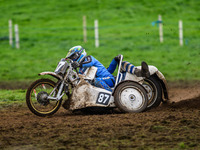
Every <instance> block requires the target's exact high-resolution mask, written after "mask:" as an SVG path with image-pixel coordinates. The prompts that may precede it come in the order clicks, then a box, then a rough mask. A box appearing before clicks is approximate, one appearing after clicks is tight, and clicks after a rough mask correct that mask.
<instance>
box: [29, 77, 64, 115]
mask: <svg viewBox="0 0 200 150" xmlns="http://www.w3.org/2000/svg"><path fill="white" fill-rule="evenodd" d="M55 85H56V83H55V82H53V81H52V80H49V79H39V80H36V81H35V82H33V83H32V84H31V85H30V87H29V88H28V90H27V92H26V104H27V106H28V108H29V109H30V111H31V112H32V113H34V114H35V115H37V116H42V117H44V116H48V115H52V114H54V113H56V112H57V111H58V109H59V108H60V106H61V103H62V100H59V101H55V100H54V101H53V100H49V99H48V98H47V97H48V96H49V95H50V93H51V92H52V91H53V89H54V87H55ZM56 94H57V90H55V91H54V92H53V93H51V96H56Z"/></svg>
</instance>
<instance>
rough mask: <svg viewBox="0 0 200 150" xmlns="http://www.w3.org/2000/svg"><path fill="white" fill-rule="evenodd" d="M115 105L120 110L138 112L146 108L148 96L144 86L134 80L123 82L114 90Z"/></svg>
mask: <svg viewBox="0 0 200 150" xmlns="http://www.w3.org/2000/svg"><path fill="white" fill-rule="evenodd" d="M114 99H115V104H116V106H117V107H118V108H119V109H120V110H121V111H122V112H130V113H138V112H142V111H144V110H145V109H146V107H147V103H148V98H147V94H146V91H145V89H144V87H143V86H142V85H140V84H138V83H136V82H129V81H127V82H123V83H121V84H120V85H119V86H118V87H117V88H116V90H115V93H114Z"/></svg>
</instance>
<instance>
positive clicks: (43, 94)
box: [37, 91, 49, 106]
mask: <svg viewBox="0 0 200 150" xmlns="http://www.w3.org/2000/svg"><path fill="white" fill-rule="evenodd" d="M47 98H48V93H47V92H44V91H42V92H40V93H38V95H37V101H38V103H40V104H41V105H43V106H47V105H48V104H49V100H48V99H47Z"/></svg>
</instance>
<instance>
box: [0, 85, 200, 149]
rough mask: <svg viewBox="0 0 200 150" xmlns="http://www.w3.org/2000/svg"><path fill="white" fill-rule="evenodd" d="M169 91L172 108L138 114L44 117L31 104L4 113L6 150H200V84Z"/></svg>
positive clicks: (0, 141)
mask: <svg viewBox="0 0 200 150" xmlns="http://www.w3.org/2000/svg"><path fill="white" fill-rule="evenodd" d="M169 92H170V94H169V95H170V103H169V104H165V105H161V106H159V107H158V108H154V109H151V110H148V111H146V112H143V113H138V114H122V113H112V114H104V115H85V114H72V113H70V112H68V111H66V110H65V109H64V108H61V109H60V110H59V111H58V112H57V113H56V114H55V115H53V116H51V117H45V118H41V117H37V116H35V115H34V114H32V113H31V112H30V111H29V110H28V108H27V107H26V105H25V104H24V105H22V106H21V105H20V106H11V107H7V108H4V109H1V110H0V120H1V121H0V149H6V150H7V149H8V150H16V149H19V150H23V149H25V150H26V149H31V150H32V149H33V150H34V149H59V150H62V149H63V150H64V149H91V150H93V149H139V150H142V149H144V150H146V149H195V150H197V149H200V144H199V143H200V120H199V118H200V117H199V116H200V84H192V85H186V84H184V85H181V84H171V85H170V91H169ZM172 101H174V102H173V103H172Z"/></svg>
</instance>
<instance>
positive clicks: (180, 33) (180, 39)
mask: <svg viewBox="0 0 200 150" xmlns="http://www.w3.org/2000/svg"><path fill="white" fill-rule="evenodd" d="M179 43H180V46H183V22H182V20H179Z"/></svg>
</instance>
